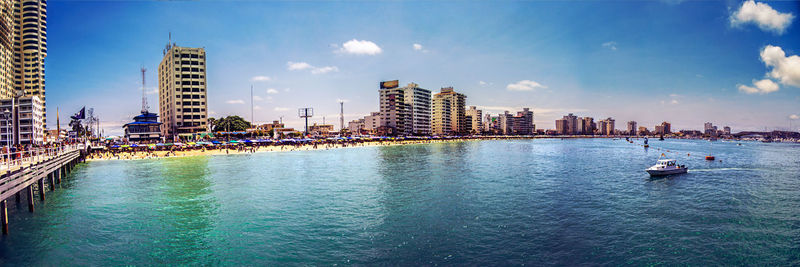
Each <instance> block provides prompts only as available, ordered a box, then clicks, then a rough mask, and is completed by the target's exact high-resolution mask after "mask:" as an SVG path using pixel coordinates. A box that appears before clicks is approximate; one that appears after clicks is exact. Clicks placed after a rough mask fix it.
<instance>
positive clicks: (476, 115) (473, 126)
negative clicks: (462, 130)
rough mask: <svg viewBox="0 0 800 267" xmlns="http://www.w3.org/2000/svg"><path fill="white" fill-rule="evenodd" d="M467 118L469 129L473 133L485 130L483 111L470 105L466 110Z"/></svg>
mask: <svg viewBox="0 0 800 267" xmlns="http://www.w3.org/2000/svg"><path fill="white" fill-rule="evenodd" d="M464 116H465V119H466V121H467V124H468V127H467V129H469V131H470V132H471V133H473V134H479V133H481V132H483V122H482V120H483V111H482V110H480V109H478V108H477V107H475V106H470V107H469V109H467V110H466V113H465V115H464Z"/></svg>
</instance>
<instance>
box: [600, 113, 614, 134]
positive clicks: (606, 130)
mask: <svg viewBox="0 0 800 267" xmlns="http://www.w3.org/2000/svg"><path fill="white" fill-rule="evenodd" d="M615 129H616V128H615V126H614V119H612V118H610V117H609V118H607V119H605V120H600V121H598V122H597V131H598V134H601V135H614V134H615Z"/></svg>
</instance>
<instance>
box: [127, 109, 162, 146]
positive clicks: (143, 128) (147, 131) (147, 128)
mask: <svg viewBox="0 0 800 267" xmlns="http://www.w3.org/2000/svg"><path fill="white" fill-rule="evenodd" d="M122 129H124V130H125V138H126V139H128V141H131V142H140V143H157V142H161V141H162V139H161V137H162V135H161V122H158V115H156V114H155V113H150V112H147V111H146V110H143V111H142V114H140V115H138V116H136V117H133V122H129V123H126V124H125V125H123V126H122Z"/></svg>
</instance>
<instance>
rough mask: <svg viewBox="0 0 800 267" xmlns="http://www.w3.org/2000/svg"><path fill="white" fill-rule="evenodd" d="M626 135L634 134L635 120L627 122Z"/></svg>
mask: <svg viewBox="0 0 800 267" xmlns="http://www.w3.org/2000/svg"><path fill="white" fill-rule="evenodd" d="M628 135H636V122H635V121H629V122H628Z"/></svg>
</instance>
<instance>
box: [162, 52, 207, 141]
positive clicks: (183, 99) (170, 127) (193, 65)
mask: <svg viewBox="0 0 800 267" xmlns="http://www.w3.org/2000/svg"><path fill="white" fill-rule="evenodd" d="M206 89H207V87H206V51H205V49H204V48H190V47H180V46H177V45H175V44H167V47H166V49H165V50H164V58H163V59H162V60H161V64H159V65H158V98H159V101H158V106H159V110H160V112H161V121H162V122H163V123H164V125H163V127H162V134H163V135H164V136H165V137H166V138H168V139H174V138H175V137H177V136H191V135H192V134H194V133H200V132H206V131H207V128H208V101H207V99H206V96H207V93H208V92H207V90H206Z"/></svg>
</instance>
